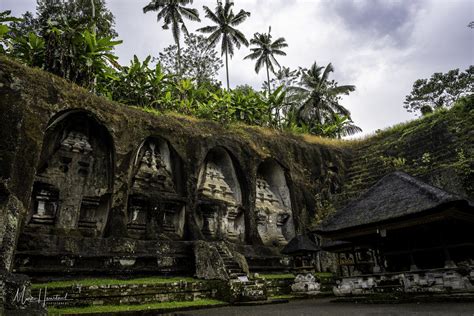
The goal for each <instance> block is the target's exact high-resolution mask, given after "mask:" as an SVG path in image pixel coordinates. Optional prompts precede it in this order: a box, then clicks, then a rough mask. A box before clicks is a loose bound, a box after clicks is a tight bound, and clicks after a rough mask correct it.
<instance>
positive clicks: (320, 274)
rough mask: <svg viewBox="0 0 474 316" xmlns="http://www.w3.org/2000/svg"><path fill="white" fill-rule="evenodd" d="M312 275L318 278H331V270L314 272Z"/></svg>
mask: <svg viewBox="0 0 474 316" xmlns="http://www.w3.org/2000/svg"><path fill="white" fill-rule="evenodd" d="M314 276H316V277H320V278H331V277H332V273H331V272H316V273H315V274H314Z"/></svg>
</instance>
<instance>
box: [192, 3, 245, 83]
mask: <svg viewBox="0 0 474 316" xmlns="http://www.w3.org/2000/svg"><path fill="white" fill-rule="evenodd" d="M233 5H234V3H233V2H230V1H228V0H226V2H225V5H223V4H222V1H217V6H216V8H215V10H214V12H213V11H212V10H211V9H209V7H207V6H203V8H204V12H206V17H207V18H209V19H210V20H211V21H212V22H214V23H215V24H216V25H211V26H206V27H203V28H200V29H198V31H199V32H203V33H208V34H209V33H210V35H209V37H208V41H209V45H210V46H214V45H216V44H217V42H218V41H219V40H221V39H222V40H221V56H222V55H224V54H225V70H226V76H227V90H229V55H230V57H231V58H232V56H233V55H234V45H235V47H237V49H240V47H241V45H245V46H249V42H248V41H247V39H246V38H245V35H244V34H243V33H242V32H240V31H239V30H237V29H236V28H235V27H236V26H237V25H239V24H241V23H242V22H244V21H245V20H246V19H247V18H248V17H249V16H250V12H247V11H244V10H240V11H239V13H237V14H234V12H233V11H232V6H233Z"/></svg>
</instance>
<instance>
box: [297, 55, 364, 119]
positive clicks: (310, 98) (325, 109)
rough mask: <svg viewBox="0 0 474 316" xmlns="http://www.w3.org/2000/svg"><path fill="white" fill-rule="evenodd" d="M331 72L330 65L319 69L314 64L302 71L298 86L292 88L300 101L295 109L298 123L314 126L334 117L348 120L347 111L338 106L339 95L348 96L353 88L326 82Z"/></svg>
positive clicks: (332, 68) (332, 69)
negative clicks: (345, 117)
mask: <svg viewBox="0 0 474 316" xmlns="http://www.w3.org/2000/svg"><path fill="white" fill-rule="evenodd" d="M333 71H334V67H333V66H332V64H331V63H329V64H328V65H327V66H326V67H320V66H318V65H317V63H316V62H315V63H314V64H313V65H312V66H311V67H310V69H308V70H305V71H303V74H302V76H301V81H300V83H299V85H298V86H296V87H292V89H293V90H294V91H295V92H296V96H297V98H298V99H299V101H300V102H298V103H299V104H300V105H299V107H298V108H297V109H296V116H297V119H298V120H299V121H301V122H304V123H305V124H307V125H314V124H324V123H326V122H327V121H331V120H333V119H334V117H335V115H343V116H347V117H348V118H349V119H350V112H349V110H348V109H346V108H345V107H344V106H342V105H341V104H339V101H340V99H341V95H348V94H349V93H350V92H352V91H354V90H355V86H353V85H343V86H338V85H337V82H335V81H334V80H331V81H330V80H328V77H329V74H330V73H331V72H333Z"/></svg>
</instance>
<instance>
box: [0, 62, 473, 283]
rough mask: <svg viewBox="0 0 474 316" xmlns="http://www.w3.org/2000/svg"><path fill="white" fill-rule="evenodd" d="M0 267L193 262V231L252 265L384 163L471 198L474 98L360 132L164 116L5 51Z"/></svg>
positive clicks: (0, 66) (34, 269) (182, 265)
mask: <svg viewBox="0 0 474 316" xmlns="http://www.w3.org/2000/svg"><path fill="white" fill-rule="evenodd" d="M0 95H1V98H0V113H1V115H0V126H1V128H0V219H1V220H0V254H1V256H0V261H1V262H0V270H12V269H14V270H16V271H19V272H26V273H30V274H34V273H61V272H64V271H67V272H78V273H88V272H101V273H103V272H114V271H115V272H119V273H120V272H123V271H137V272H164V273H184V274H192V273H194V262H193V260H194V256H193V254H192V251H193V250H192V249H193V245H192V244H193V241H195V240H209V241H213V240H224V241H227V242H229V243H230V244H231V248H232V249H233V251H238V252H240V253H242V254H244V255H245V256H246V257H247V260H249V265H250V270H251V271H252V270H253V271H256V270H257V269H261V270H268V269H267V268H271V269H279V268H281V269H284V268H285V267H284V266H282V260H280V259H281V255H280V253H279V250H280V249H281V248H282V247H283V245H285V244H286V243H287V242H288V241H289V240H290V239H291V238H292V237H294V236H295V235H297V234H304V233H307V232H308V230H309V229H310V227H311V225H312V224H314V223H315V222H317V221H319V220H320V219H322V218H323V217H324V216H326V215H327V214H328V213H329V212H331V211H333V210H334V207H340V206H342V205H344V204H346V203H347V202H348V201H349V200H350V199H352V198H354V197H357V196H358V195H359V194H360V193H361V192H363V191H364V190H366V189H367V188H368V187H369V186H370V185H372V184H373V183H375V182H376V181H377V180H378V179H380V178H381V177H382V176H383V175H385V174H386V173H388V172H391V171H393V170H397V169H398V170H403V171H405V172H408V173H410V174H412V175H415V176H418V177H421V178H422V179H423V180H425V181H427V182H429V183H431V184H434V185H437V186H440V187H442V188H444V189H446V190H448V191H453V192H456V193H459V194H461V195H464V196H467V197H470V198H472V197H473V187H472V183H473V182H474V181H472V180H473V171H472V170H473V166H474V163H473V159H474V158H473V156H474V155H473V152H474V149H473V146H474V145H473V144H474V135H473V130H472V122H473V121H474V117H473V115H474V111H473V105H472V104H467V105H465V106H463V107H456V108H453V109H452V110H450V111H447V112H445V113H437V114H434V115H432V116H430V117H427V118H424V119H421V120H417V121H414V122H411V123H409V124H405V125H402V126H398V127H395V128H392V129H389V130H387V131H385V132H382V133H379V134H378V135H375V136H374V137H371V138H368V139H366V140H363V141H353V142H350V141H347V142H337V141H329V140H316V138H311V139H309V140H308V141H306V140H305V138H304V137H299V136H294V135H288V134H284V133H280V132H277V131H269V130H265V129H261V128H253V127H248V126H243V125H242V126H240V125H236V126H221V125H219V124H216V123H213V122H208V121H200V120H196V119H192V118H186V117H181V116H177V115H155V114H151V113H147V112H144V111H142V110H140V109H134V108H130V107H126V106H123V105H120V104H117V103H113V102H110V101H108V100H106V99H104V98H100V97H97V96H95V95H92V94H90V93H89V92H87V91H85V90H84V89H82V88H80V87H77V86H75V85H73V84H71V83H68V82H66V81H65V80H63V79H60V78H58V77H55V76H53V75H51V74H48V73H45V72H42V71H40V70H35V69H30V68H26V67H24V66H21V65H18V64H16V63H15V62H12V61H10V60H8V59H5V58H2V57H0Z"/></svg>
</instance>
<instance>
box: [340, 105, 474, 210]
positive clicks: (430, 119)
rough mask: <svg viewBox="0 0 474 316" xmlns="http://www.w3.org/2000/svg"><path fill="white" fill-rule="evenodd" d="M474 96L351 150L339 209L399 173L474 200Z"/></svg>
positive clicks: (381, 133) (385, 132) (382, 133)
mask: <svg viewBox="0 0 474 316" xmlns="http://www.w3.org/2000/svg"><path fill="white" fill-rule="evenodd" d="M473 103H474V98H470V99H467V101H465V102H463V103H462V104H458V105H456V106H454V107H453V108H451V109H449V110H441V111H439V112H436V113H434V114H432V115H429V116H426V117H423V118H420V119H418V120H415V121H412V122H409V123H406V124H400V125H398V126H394V127H392V128H389V129H387V130H385V131H381V132H379V133H378V134H376V135H375V136H373V137H370V138H367V139H366V140H363V141H360V142H359V143H358V144H357V145H356V146H354V149H355V152H354V156H353V157H352V158H351V159H350V161H349V170H348V172H347V176H346V179H345V180H344V187H343V190H342V194H340V195H338V196H337V197H336V199H335V205H336V206H341V205H343V204H345V203H347V202H348V201H349V200H351V199H353V198H357V197H358V196H359V195H360V194H361V193H363V192H364V191H365V190H367V189H368V188H369V187H370V186H372V185H373V184H375V182H377V181H378V180H379V179H380V178H382V177H383V176H384V175H386V174H388V173H390V172H392V171H395V170H401V171H404V172H406V173H408V174H411V175H413V176H416V177H418V178H420V179H422V180H424V181H426V182H428V183H430V184H432V185H435V186H437V187H440V188H443V189H445V190H447V191H450V192H453V193H457V194H459V195H461V196H464V197H467V198H470V199H471V200H472V199H473V198H474V185H473V183H474V129H473V124H474V104H473Z"/></svg>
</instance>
